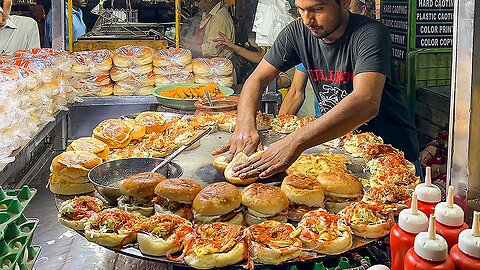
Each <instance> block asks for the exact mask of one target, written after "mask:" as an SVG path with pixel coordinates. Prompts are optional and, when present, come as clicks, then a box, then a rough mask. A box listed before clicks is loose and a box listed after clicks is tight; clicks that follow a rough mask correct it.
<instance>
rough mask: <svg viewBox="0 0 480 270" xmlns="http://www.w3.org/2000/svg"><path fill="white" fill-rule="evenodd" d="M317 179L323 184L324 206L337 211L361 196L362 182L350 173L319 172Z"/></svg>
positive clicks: (334, 211)
mask: <svg viewBox="0 0 480 270" xmlns="http://www.w3.org/2000/svg"><path fill="white" fill-rule="evenodd" d="M317 180H318V181H319V182H320V184H321V185H322V186H323V190H324V193H325V207H326V208H327V210H329V211H331V212H333V213H338V212H340V211H341V210H342V209H344V208H345V207H347V206H348V205H350V204H351V203H352V202H356V201H359V200H360V199H361V198H362V194H363V186H362V183H361V182H360V181H359V180H358V178H357V177H355V176H354V175H352V174H349V173H339V172H326V173H320V174H318V176H317Z"/></svg>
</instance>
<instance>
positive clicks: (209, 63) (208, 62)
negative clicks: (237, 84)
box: [192, 57, 233, 77]
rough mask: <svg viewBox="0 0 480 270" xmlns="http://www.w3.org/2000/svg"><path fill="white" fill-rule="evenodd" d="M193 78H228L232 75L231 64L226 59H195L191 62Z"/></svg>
mask: <svg viewBox="0 0 480 270" xmlns="http://www.w3.org/2000/svg"><path fill="white" fill-rule="evenodd" d="M192 64H193V73H194V74H195V76H201V77H208V76H211V75H215V76H228V75H232V73H233V64H232V61H230V60H229V59H227V58H222V57H214V58H196V59H193V61H192Z"/></svg>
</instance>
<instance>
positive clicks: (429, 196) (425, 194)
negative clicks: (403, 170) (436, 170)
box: [415, 167, 442, 203]
mask: <svg viewBox="0 0 480 270" xmlns="http://www.w3.org/2000/svg"><path fill="white" fill-rule="evenodd" d="M415 192H417V195H418V200H419V201H421V202H427V203H438V202H440V201H441V200H442V192H441V191H440V188H439V187H437V186H435V185H432V168H430V167H427V169H426V171H425V183H421V184H418V185H417V186H416V187H415Z"/></svg>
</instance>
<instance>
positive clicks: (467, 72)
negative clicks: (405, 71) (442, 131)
mask: <svg viewBox="0 0 480 270" xmlns="http://www.w3.org/2000/svg"><path fill="white" fill-rule="evenodd" d="M452 64H453V65H452V89H451V100H450V127H449V134H450V136H449V142H448V153H449V159H448V164H447V166H448V170H447V180H448V183H447V184H449V183H450V184H451V185H453V186H454V187H455V190H456V195H455V202H456V203H457V204H459V205H461V206H462V207H463V208H464V209H466V212H465V213H466V216H467V220H471V217H472V212H473V211H472V210H477V211H478V210H479V209H480V202H479V198H480V76H479V74H478V72H480V1H475V0H455V10H454V33H453V58H452Z"/></svg>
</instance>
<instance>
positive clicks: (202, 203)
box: [192, 182, 244, 225]
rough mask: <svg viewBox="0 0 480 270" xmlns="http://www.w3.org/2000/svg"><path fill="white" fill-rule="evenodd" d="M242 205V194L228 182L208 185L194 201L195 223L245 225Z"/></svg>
mask: <svg viewBox="0 0 480 270" xmlns="http://www.w3.org/2000/svg"><path fill="white" fill-rule="evenodd" d="M241 203H242V194H241V193H240V191H239V190H238V189H237V187H235V186H234V185H232V184H230V183H226V182H219V183H214V184H211V185H208V186H207V187H205V188H204V189H202V191H200V192H199V193H198V194H197V196H196V197H195V199H194V200H193V204H192V208H193V215H194V223H195V224H204V223H214V222H228V223H233V224H239V225H240V224H243V220H244V218H243V213H242V210H241V208H240V205H241Z"/></svg>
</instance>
